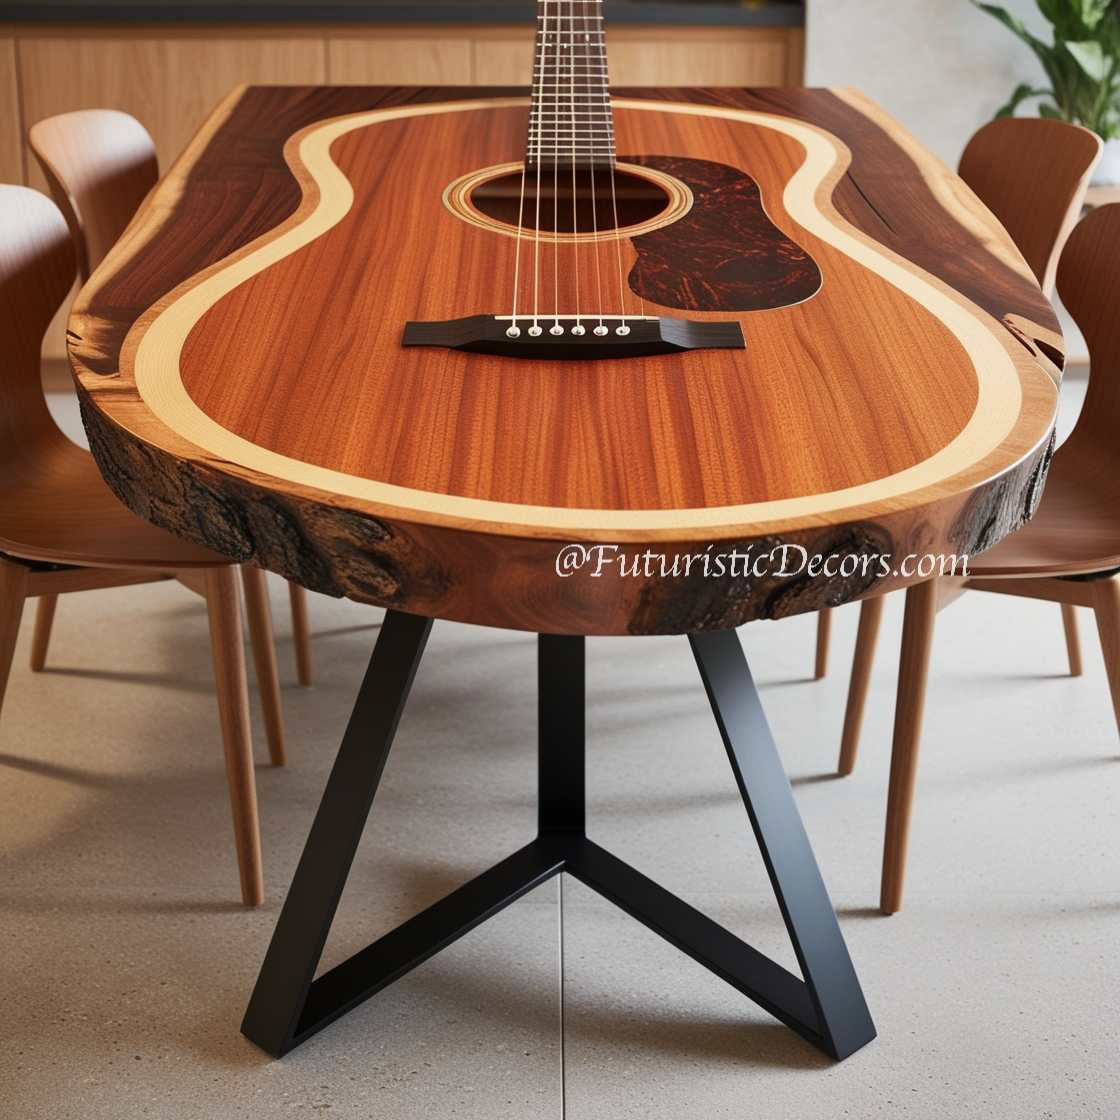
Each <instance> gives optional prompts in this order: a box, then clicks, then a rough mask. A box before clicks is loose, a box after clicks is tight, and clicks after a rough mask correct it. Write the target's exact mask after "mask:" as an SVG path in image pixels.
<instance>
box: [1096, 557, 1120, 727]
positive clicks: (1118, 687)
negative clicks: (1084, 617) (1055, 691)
mask: <svg viewBox="0 0 1120 1120" xmlns="http://www.w3.org/2000/svg"><path fill="white" fill-rule="evenodd" d="M1093 613H1094V614H1095V615H1096V617H1097V631H1098V632H1099V633H1100V636H1101V651H1102V652H1103V653H1104V667H1105V669H1106V670H1107V672H1108V687H1109V689H1110V690H1111V692H1112V710H1113V711H1114V712H1115V714H1116V725H1117V728H1120V577H1117V576H1113V577H1112V578H1111V579H1102V580H1100V581H1099V582H1098V583H1094V584H1093Z"/></svg>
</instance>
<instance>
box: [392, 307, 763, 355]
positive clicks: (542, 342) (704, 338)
mask: <svg viewBox="0 0 1120 1120" xmlns="http://www.w3.org/2000/svg"><path fill="white" fill-rule="evenodd" d="M401 345H402V346H441V347H444V348H445V349H448V350H465V351H467V352H468V353H472V354H497V355H500V356H502V357H506V358H530V359H534V360H538V361H539V360H542V359H544V360H556V361H565V360H567V361H588V360H593V359H597V358H638V357H644V356H646V355H650V354H677V353H681V352H682V351H687V350H744V349H746V345H747V343H746V340H745V339H744V338H743V328H742V327H741V326H740V325H739V324H738V323H737V322H735V321H728V322H715V323H712V322H703V321H695V320H692V319H675V318H671V317H668V316H661V317H658V316H653V315H648V316H647V315H613V316H603V317H601V318H600V317H599V316H598V315H581V316H578V317H577V316H575V315H549V316H543V315H538V316H537V317H536V318H534V317H533V316H531V315H518V316H517V317H516V318H514V317H513V316H511V315H468V316H467V317H466V318H463V319H447V320H444V321H442V322H427V323H406V324H405V328H404V338H403V339H402V341H401Z"/></svg>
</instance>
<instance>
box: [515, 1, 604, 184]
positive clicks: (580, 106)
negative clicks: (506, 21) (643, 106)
mask: <svg viewBox="0 0 1120 1120" xmlns="http://www.w3.org/2000/svg"><path fill="white" fill-rule="evenodd" d="M525 159H526V163H527V164H528V165H530V166H535V165H536V164H537V163H538V162H540V163H543V164H545V165H548V166H552V165H553V164H556V163H559V164H564V165H568V166H570V165H571V164H573V163H575V164H577V165H579V166H588V165H595V166H598V165H601V164H604V165H608V166H609V165H611V164H613V163H614V128H613V126H612V122H611V102H610V85H609V82H608V80H607V47H606V41H605V39H604V35H603V5H602V2H601V0H538V3H537V45H536V53H535V56H534V59H533V102H532V112H531V114H530V117H529V139H528V143H527V145H526V149H525Z"/></svg>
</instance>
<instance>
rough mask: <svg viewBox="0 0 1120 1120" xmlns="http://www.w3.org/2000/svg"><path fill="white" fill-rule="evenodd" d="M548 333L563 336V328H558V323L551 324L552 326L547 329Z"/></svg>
mask: <svg viewBox="0 0 1120 1120" xmlns="http://www.w3.org/2000/svg"><path fill="white" fill-rule="evenodd" d="M548 333H549V334H563V333H564V328H563V327H562V326H560V324H559V323H553V324H552V326H551V327H549V328H548Z"/></svg>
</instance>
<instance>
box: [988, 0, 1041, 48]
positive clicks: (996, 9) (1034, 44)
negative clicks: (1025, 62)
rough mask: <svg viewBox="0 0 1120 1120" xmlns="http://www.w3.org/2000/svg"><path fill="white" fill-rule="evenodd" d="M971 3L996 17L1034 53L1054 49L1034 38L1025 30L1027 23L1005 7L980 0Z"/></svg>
mask: <svg viewBox="0 0 1120 1120" xmlns="http://www.w3.org/2000/svg"><path fill="white" fill-rule="evenodd" d="M972 3H973V4H975V5H976V7H978V8H979V9H980V10H981V11H982V12H987V13H988V15H990V16H991V17H992V18H993V19H998V20H999V22H1000V23H1002V24H1003V25H1004V27H1006V28H1008V29H1009V30H1010V31H1011V32H1013V33H1014V34H1015V35H1017V36H1018V37H1019V38H1020V39H1022V40H1023V42H1024V43H1026V44H1027V45H1028V46H1029V47H1030V48H1031V50H1033V51H1034V52H1035V53H1036V54H1037V53H1038V51H1039V50H1043V51H1052V50H1053V49H1054V48H1053V47H1052V46H1051V45H1050V44H1049V43H1044V42H1043V41H1042V40H1041V39H1036V38H1035V37H1034V36H1033V35H1032V34H1031V33H1030V32H1029V31H1028V30H1027V25H1026V24H1025V23H1023V21H1022V20H1021V19H1020V18H1019V17H1018V16H1015V15H1012V14H1011V13H1010V12H1009V11H1008V10H1007V9H1006V8H1001V7H1000V6H999V5H998V4H984V3H981V0H972Z"/></svg>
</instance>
